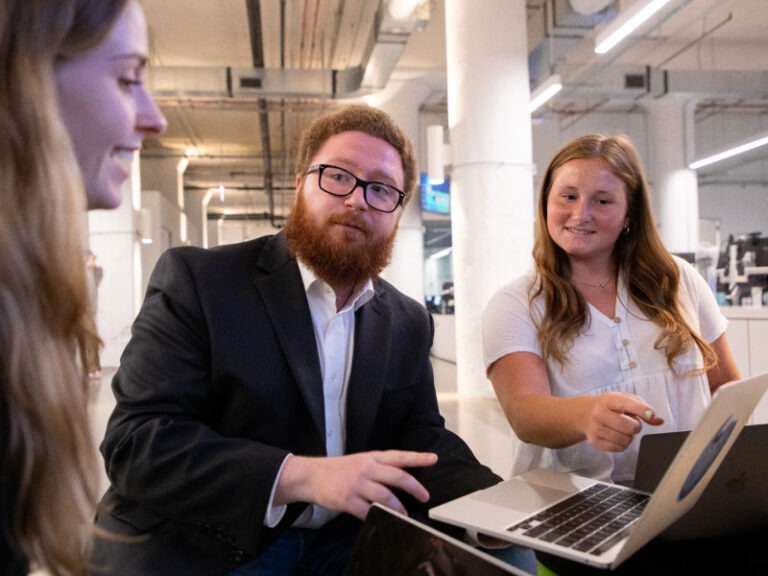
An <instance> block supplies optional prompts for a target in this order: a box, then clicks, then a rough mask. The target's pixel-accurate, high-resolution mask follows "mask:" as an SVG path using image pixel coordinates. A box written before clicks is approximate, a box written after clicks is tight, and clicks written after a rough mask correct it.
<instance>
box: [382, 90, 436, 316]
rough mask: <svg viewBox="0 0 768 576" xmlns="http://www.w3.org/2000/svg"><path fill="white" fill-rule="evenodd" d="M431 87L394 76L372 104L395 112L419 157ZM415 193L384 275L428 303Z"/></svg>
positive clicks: (391, 112)
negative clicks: (422, 110) (421, 123)
mask: <svg viewBox="0 0 768 576" xmlns="http://www.w3.org/2000/svg"><path fill="white" fill-rule="evenodd" d="M431 91H432V89H431V88H430V87H429V86H428V85H427V84H425V83H422V82H419V81H418V80H416V79H413V78H408V77H397V76H393V77H392V78H390V80H389V82H388V83H387V88H386V90H385V91H384V92H383V93H381V94H377V95H374V96H373V97H372V98H371V99H369V102H370V104H371V105H373V106H376V107H377V108H379V109H380V110H383V111H384V112H386V113H387V114H389V115H390V116H392V118H393V119H394V120H395V121H396V122H397V123H398V124H399V125H400V127H401V128H402V129H403V131H404V132H405V133H406V134H407V135H408V137H409V138H410V139H411V141H412V142H413V147H414V152H415V153H416V154H417V157H418V150H419V138H420V137H421V136H422V135H421V134H419V105H420V104H421V102H423V101H424V100H425V99H426V98H427V96H429V94H430V93H431ZM424 137H426V135H424ZM413 194H414V196H413V197H412V198H411V200H410V201H409V203H408V206H406V208H405V211H404V212H403V215H402V216H401V218H400V224H399V226H398V231H397V240H396V241H395V248H394V251H393V254H392V262H391V263H390V264H389V266H387V268H386V269H385V270H384V272H383V273H382V276H383V277H384V278H385V279H386V280H387V281H389V282H391V283H392V284H394V285H395V286H396V287H397V288H398V289H399V290H401V291H402V292H404V293H405V294H407V295H408V296H410V297H411V298H413V299H415V300H417V301H419V302H421V303H424V231H423V229H422V222H421V206H420V203H419V197H418V194H419V191H418V190H414V191H413Z"/></svg>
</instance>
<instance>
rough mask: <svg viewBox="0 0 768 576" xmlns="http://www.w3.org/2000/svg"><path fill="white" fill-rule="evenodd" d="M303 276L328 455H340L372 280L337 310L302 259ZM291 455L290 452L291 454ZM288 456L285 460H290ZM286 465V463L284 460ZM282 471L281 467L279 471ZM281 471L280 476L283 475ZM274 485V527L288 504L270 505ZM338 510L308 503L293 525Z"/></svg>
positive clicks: (319, 521)
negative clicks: (358, 333)
mask: <svg viewBox="0 0 768 576" xmlns="http://www.w3.org/2000/svg"><path fill="white" fill-rule="evenodd" d="M299 270H300V271H301V279H302V281H303V282H304V290H305V291H306V294H307V302H308V303H309V311H310V313H311V315H312V326H313V327H314V329H315V341H316V342H317V353H318V357H319V358H320V373H321V375H322V378H323V398H324V408H325V410H324V412H325V445H326V450H327V453H328V456H341V455H342V454H344V448H345V445H346V441H345V440H346V439H345V430H346V405H347V385H348V384H349V376H350V372H351V370H352V357H353V353H354V336H355V311H357V309H358V308H360V307H361V306H362V305H363V304H365V303H366V302H368V300H370V299H371V298H373V294H374V292H373V282H371V280H368V281H367V282H366V283H365V284H363V285H362V286H360V287H358V288H356V289H355V291H354V292H353V294H352V296H351V297H350V299H349V300H348V301H347V303H346V304H345V306H344V308H342V309H341V310H339V311H338V312H337V311H336V293H335V292H334V291H333V288H331V287H330V286H329V285H328V283H327V282H325V281H324V280H322V279H321V278H318V277H317V276H316V275H315V274H314V273H313V272H312V270H310V269H309V268H307V267H306V266H304V265H303V264H302V263H301V262H299ZM288 458H290V455H289V456H288ZM288 458H286V460H287V459H288ZM283 466H285V462H283ZM280 473H282V468H281V470H280ZM280 473H278V479H279V477H280ZM276 486H277V480H276V481H275V486H274V487H273V488H272V496H271V497H270V506H269V508H268V509H267V510H268V511H267V517H266V518H265V520H264V523H265V525H266V526H270V527H274V526H275V525H277V523H278V522H279V521H280V519H281V518H282V517H283V514H284V513H285V508H286V507H285V506H273V505H271V501H272V498H274V493H275V488H276ZM337 514H338V512H335V511H332V510H328V509H327V508H323V507H322V506H317V505H313V506H309V507H308V508H307V509H306V510H305V511H304V512H303V513H302V515H301V516H299V518H298V519H297V520H296V522H295V523H294V526H297V527H299V526H300V527H302V528H317V527H319V526H322V525H323V524H325V523H326V522H328V521H329V520H331V519H333V518H334V517H335V516H336V515H337Z"/></svg>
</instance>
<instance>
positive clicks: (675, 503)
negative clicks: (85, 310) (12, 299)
mask: <svg viewBox="0 0 768 576" xmlns="http://www.w3.org/2000/svg"><path fill="white" fill-rule="evenodd" d="M767 388H768V374H762V375H759V376H754V377H751V378H745V379H743V380H739V381H736V382H732V383H729V384H726V385H724V386H721V387H720V388H719V389H718V391H717V393H716V394H715V395H714V397H713V399H712V402H711V403H710V405H709V407H708V408H707V411H706V412H705V414H704V416H703V417H702V419H701V421H700V422H699V424H698V425H697V426H696V428H694V430H692V431H691V433H690V434H688V436H687V437H686V439H685V441H684V442H683V444H682V446H681V448H680V450H679V451H678V453H677V455H676V456H675V458H674V459H673V460H672V462H671V464H670V466H669V468H668V469H667V471H666V472H665V473H664V475H663V477H662V478H661V480H660V481H659V483H658V486H657V488H656V490H655V491H654V492H653V496H652V497H651V498H650V500H649V502H648V504H647V506H646V507H645V510H644V511H643V513H642V514H641V515H640V518H639V520H638V521H637V523H636V524H635V525H634V526H633V528H632V529H631V530H630V531H629V533H628V534H627V535H625V536H624V537H623V538H622V539H621V540H619V541H616V542H615V543H612V545H611V546H610V547H609V548H608V549H607V550H605V551H603V552H602V553H601V554H599V555H594V554H588V553H583V552H579V551H577V550H574V549H573V548H567V547H563V546H559V545H557V544H555V543H545V542H543V541H541V540H537V539H533V538H530V537H525V536H520V535H517V534H512V532H511V531H510V530H509V528H510V527H511V526H514V525H515V524H517V523H519V522H520V521H522V520H523V519H525V518H527V517H529V516H530V515H532V514H535V513H536V512H538V511H540V510H542V509H543V508H545V507H546V506H548V505H550V504H553V503H555V502H558V501H562V500H564V499H565V498H567V497H568V496H570V495H572V494H573V493H574V492H577V491H578V490H580V489H583V488H586V487H589V486H591V485H592V484H595V483H597V482H596V481H595V480H592V479H589V478H584V477H581V476H577V475H575V474H569V473H562V472H554V471H551V470H532V471H529V472H527V473H526V474H523V475H521V476H517V477H515V478H512V479H510V480H507V481H505V482H501V483H500V484H497V485H495V486H492V487H490V488H486V489H485V490H481V491H478V492H473V493H471V494H468V495H465V496H463V497H461V498H458V499H456V500H453V501H451V502H448V503H445V504H442V505H440V506H437V507H435V508H432V509H431V510H430V512H429V515H430V517H431V518H434V519H436V520H440V521H443V522H448V523H452V524H455V525H458V526H462V527H464V528H466V529H469V530H474V531H478V532H482V533H486V534H489V535H491V536H495V537H497V538H502V539H506V540H508V541H510V542H513V543H516V544H519V545H522V546H529V547H531V548H534V549H537V550H542V551H545V552H548V553H551V554H555V555H558V556H561V557H564V558H568V559H571V560H575V561H577V562H582V563H584V564H589V565H593V566H598V567H603V568H615V567H616V566H618V565H619V564H621V562H623V561H624V560H626V559H627V558H628V557H629V556H631V555H632V554H634V553H635V552H636V551H637V550H638V549H640V548H641V547H642V546H644V545H645V544H646V543H647V542H649V541H650V540H651V539H653V538H655V537H656V536H658V535H659V534H660V533H661V532H662V531H663V530H664V529H665V528H667V527H668V526H670V525H671V524H672V523H674V522H675V521H676V520H677V519H679V518H681V517H682V516H683V515H684V514H685V513H686V512H687V511H688V510H690V509H691V508H692V507H693V505H694V504H695V502H696V500H697V499H698V498H699V497H700V496H701V494H702V492H703V491H704V489H705V488H706V486H707V484H708V483H709V481H710V480H711V478H712V476H713V475H714V473H715V471H716V470H717V468H718V466H719V465H720V463H721V462H722V460H723V458H724V457H725V455H726V454H727V453H728V450H729V449H730V448H731V446H732V445H733V443H734V441H735V440H736V437H737V436H738V434H739V433H740V432H741V429H742V428H743V427H744V425H745V424H746V422H747V421H748V419H749V417H750V416H751V414H752V412H753V410H754V408H755V406H756V405H757V403H758V402H759V401H760V399H761V398H762V396H763V395H764V393H765V391H766V389H767Z"/></svg>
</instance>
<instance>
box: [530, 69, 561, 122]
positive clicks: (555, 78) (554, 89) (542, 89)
mask: <svg viewBox="0 0 768 576" xmlns="http://www.w3.org/2000/svg"><path fill="white" fill-rule="evenodd" d="M562 89H563V81H562V80H561V79H560V74H552V76H550V77H549V78H547V79H546V80H545V81H544V82H543V83H542V84H540V85H539V86H537V87H536V90H534V91H533V92H531V101H530V104H528V112H529V113H530V114H533V113H534V112H535V111H536V110H538V109H539V108H541V107H542V106H543V105H544V103H545V102H547V101H549V99H550V98H552V96H554V95H555V94H557V93H558V92H560V90H562Z"/></svg>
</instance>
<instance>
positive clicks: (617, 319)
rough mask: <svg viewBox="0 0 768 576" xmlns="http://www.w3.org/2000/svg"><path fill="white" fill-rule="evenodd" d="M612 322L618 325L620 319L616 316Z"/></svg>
mask: <svg viewBox="0 0 768 576" xmlns="http://www.w3.org/2000/svg"><path fill="white" fill-rule="evenodd" d="M613 321H614V322H616V324H620V323H621V318H619V317H618V316H616V318H614V319H613Z"/></svg>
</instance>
